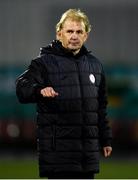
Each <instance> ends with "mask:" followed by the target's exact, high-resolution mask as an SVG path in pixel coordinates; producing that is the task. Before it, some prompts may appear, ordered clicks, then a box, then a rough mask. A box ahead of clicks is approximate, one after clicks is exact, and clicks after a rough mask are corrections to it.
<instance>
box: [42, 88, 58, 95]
mask: <svg viewBox="0 0 138 180" xmlns="http://www.w3.org/2000/svg"><path fill="white" fill-rule="evenodd" d="M40 94H42V96H43V97H55V96H58V93H57V92H55V90H54V89H53V88H52V87H46V88H43V89H41V91H40Z"/></svg>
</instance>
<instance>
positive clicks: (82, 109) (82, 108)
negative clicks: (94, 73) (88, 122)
mask: <svg viewBox="0 0 138 180" xmlns="http://www.w3.org/2000/svg"><path fill="white" fill-rule="evenodd" d="M74 62H75V65H76V69H77V73H78V78H79V84H80V93H81V100H82V103H81V111H82V112H81V114H82V126H81V131H82V134H81V138H82V141H81V142H82V161H81V163H82V169H84V168H85V149H84V130H83V128H84V125H85V123H84V113H85V111H84V101H83V99H84V95H83V89H82V83H81V76H80V70H79V65H78V63H79V62H77V61H76V60H75V59H74Z"/></svg>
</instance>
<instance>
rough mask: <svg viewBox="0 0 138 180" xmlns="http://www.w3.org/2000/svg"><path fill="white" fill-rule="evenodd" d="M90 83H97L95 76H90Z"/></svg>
mask: <svg viewBox="0 0 138 180" xmlns="http://www.w3.org/2000/svg"><path fill="white" fill-rule="evenodd" d="M89 78H90V81H91V82H92V83H93V84H94V83H95V77H94V75H93V74H90V75H89Z"/></svg>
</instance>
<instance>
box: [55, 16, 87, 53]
mask: <svg viewBox="0 0 138 180" xmlns="http://www.w3.org/2000/svg"><path fill="white" fill-rule="evenodd" d="M57 37H58V39H59V40H60V41H61V43H62V45H63V47H64V48H66V49H68V50H70V51H72V52H73V53H74V54H77V53H78V52H79V50H80V49H81V47H82V45H83V44H84V42H85V41H86V39H87V37H88V33H87V32H86V31H85V25H84V23H83V22H79V21H73V20H71V19H67V20H66V21H65V22H64V24H63V28H62V29H61V31H59V32H58V33H57Z"/></svg>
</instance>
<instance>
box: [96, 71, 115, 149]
mask: <svg viewBox="0 0 138 180" xmlns="http://www.w3.org/2000/svg"><path fill="white" fill-rule="evenodd" d="M98 114H99V138H100V145H101V147H105V146H111V140H112V131H111V128H110V126H109V122H108V120H107V117H106V116H107V89H106V79H105V74H104V72H102V76H101V83H100V87H99V113H98Z"/></svg>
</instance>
